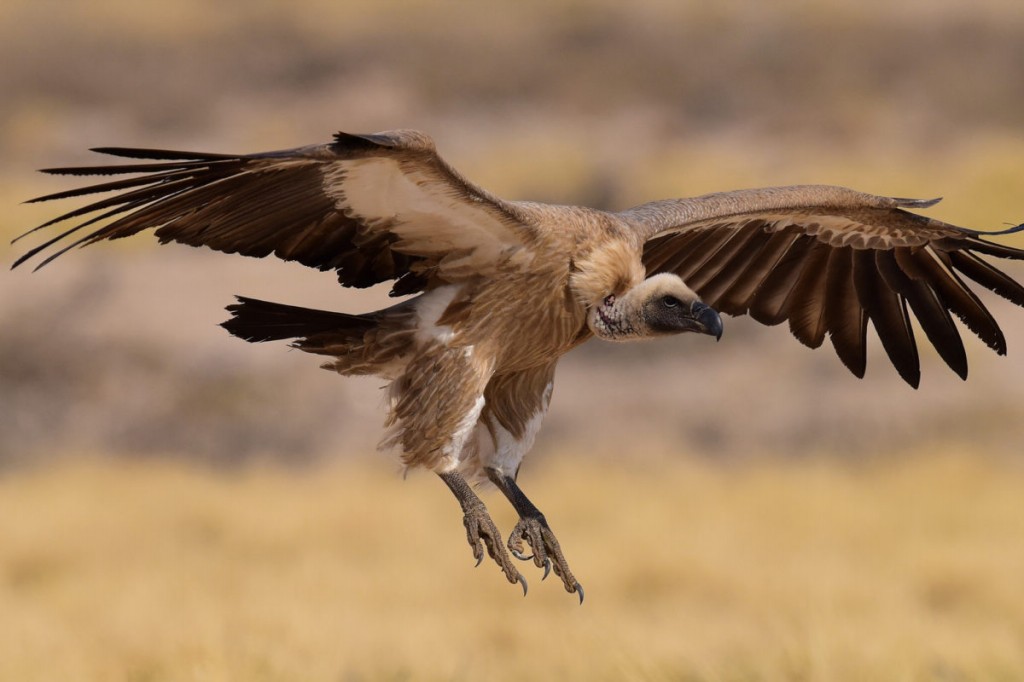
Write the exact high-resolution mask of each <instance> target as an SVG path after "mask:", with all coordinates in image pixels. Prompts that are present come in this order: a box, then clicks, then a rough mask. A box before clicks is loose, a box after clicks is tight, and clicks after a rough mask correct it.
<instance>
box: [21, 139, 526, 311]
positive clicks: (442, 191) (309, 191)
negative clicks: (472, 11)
mask: <svg viewBox="0 0 1024 682" xmlns="http://www.w3.org/2000/svg"><path fill="white" fill-rule="evenodd" d="M94 151H98V152H101V153H104V154H111V155H114V156H122V157H129V158H133V159H150V160H155V161H156V162H155V163H133V164H125V165H112V166H89V167H82V168H54V169H47V170H45V171H44V172H46V173H54V174H60V175H121V174H136V175H137V176H136V177H131V178H129V179H121V180H115V181H113V182H106V183H102V184H97V185H91V186H88V187H83V188H80V189H74V190H70V191H66V192H58V193H56V194H50V195H47V196H44V197H39V198H38V199H33V200H32V201H49V200H52V199H64V198H68V197H78V196H83V195H86V194H93V193H98V192H110V191H113V192H117V194H115V195H113V196H111V197H109V198H106V199H102V200H100V201H96V202H94V203H92V204H89V205H88V206H85V207H83V208H80V209H76V210H74V211H70V212H68V213H65V214H63V215H61V216H59V217H57V218H55V219H53V220H51V221H49V222H47V223H45V224H44V225H41V226H39V227H37V228H35V229H34V230H31V231H30V232H28V233H26V235H27V234H31V233H32V232H35V231H36V230H39V229H42V228H44V227H48V226H50V225H53V224H55V223H60V222H62V221H65V220H68V219H70V218H77V217H80V216H91V217H89V218H88V219H87V220H85V222H83V223H80V224H77V225H75V226H74V227H71V228H70V229H66V230H64V231H63V232H61V233H60V234H58V235H57V236H55V237H53V238H52V239H50V240H49V241H47V242H45V243H43V244H41V245H39V246H37V247H35V248H33V249H32V250H31V251H29V252H28V253H26V254H25V255H23V256H22V257H21V258H19V259H18V261H17V262H16V263H15V266H17V265H18V264H20V263H22V262H24V261H25V260H27V259H29V258H31V257H32V256H35V255H36V254H40V253H43V252H45V251H47V250H50V252H49V254H48V255H46V257H45V258H44V259H43V260H42V261H41V262H40V266H41V265H45V264H46V263H48V262H49V261H51V260H53V259H54V258H56V257H57V256H59V255H61V254H62V253H64V252H65V251H67V250H68V249H70V248H72V247H75V246H79V245H85V244H91V243H94V242H97V241H100V240H103V239H117V238H120V237H127V236H129V235H133V234H135V233H137V232H140V231H142V230H145V229H149V228H155V229H156V236H157V238H159V239H160V241H161V243H166V242H169V241H175V242H181V243H184V244H191V245H193V246H208V247H210V248H212V249H216V250H218V251H224V252H227V253H241V254H243V255H246V256H255V257H263V256H267V255H269V254H274V255H275V256H277V257H278V258H282V259H284V260H294V261H298V262H300V263H302V264H304V265H308V266H310V267H314V268H318V269H320V270H336V271H337V273H338V280H339V281H340V282H341V283H342V284H343V285H345V286H353V287H367V286H371V285H374V284H376V283H378V282H383V281H387V280H392V279H397V280H398V281H397V282H396V283H395V285H394V289H393V290H392V293H394V294H396V295H398V294H407V293H413V292H416V291H420V290H422V289H424V288H426V287H429V286H431V285H432V283H436V282H453V281H459V280H460V279H462V278H464V277H467V276H472V275H475V274H488V273H489V272H492V271H493V270H494V269H495V268H497V267H508V265H509V264H510V263H511V264H512V265H513V266H514V265H515V264H517V263H520V262H528V261H529V259H530V257H531V254H530V252H529V248H528V247H529V246H530V245H531V244H532V243H533V239H534V236H535V235H534V233H533V231H532V230H531V228H530V227H529V226H528V225H527V224H526V223H525V221H523V220H522V219H521V217H520V216H519V215H518V214H517V213H516V211H515V208H514V207H513V206H512V205H510V204H508V203H506V202H504V201H502V200H500V199H498V198H496V197H494V196H492V195H490V194H489V193H487V192H485V191H484V190H482V189H480V188H479V187H476V186H474V185H472V184H471V183H469V182H468V181H467V180H465V179H464V178H462V177H461V176H460V175H459V174H458V173H457V172H456V171H455V170H454V169H452V168H451V167H450V166H449V165H448V164H447V163H445V162H444V160H443V159H441V157H440V156H438V155H437V152H436V150H435V148H434V144H433V142H432V141H431V139H430V138H429V137H427V136H426V135H424V134H422V133H418V132H415V131H391V132H387V133H378V134H374V135H350V134H347V133H338V134H337V135H336V136H335V138H334V142H332V143H330V144H323V145H314V146H310V147H301V148H298V149H292V150H287V151H279V152H268V153H263V154H249V155H243V156H233V155H226V154H204V153H192V152H173V151H162V150H148V149H123V148H101V149H96V150H94ZM97 224H99V225H101V226H100V227H98V228H97V227H94V226H95V225H97ZM86 227H89V228H90V229H89V230H88V231H86V232H85V233H84V235H82V236H79V237H78V238H77V239H67V238H69V237H71V236H72V235H76V233H78V232H79V231H80V230H82V229H83V228H86ZM24 236H25V235H22V237H24ZM20 238H21V237H19V239H20ZM51 247H52V249H51Z"/></svg>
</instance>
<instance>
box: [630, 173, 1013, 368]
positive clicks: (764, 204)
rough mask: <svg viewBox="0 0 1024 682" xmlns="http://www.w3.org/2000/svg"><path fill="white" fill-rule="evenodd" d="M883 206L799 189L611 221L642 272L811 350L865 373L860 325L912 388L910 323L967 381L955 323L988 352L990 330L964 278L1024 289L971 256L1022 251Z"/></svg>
mask: <svg viewBox="0 0 1024 682" xmlns="http://www.w3.org/2000/svg"><path fill="white" fill-rule="evenodd" d="M936 201H938V200H937V199H934V200H923V201H922V200H915V199H893V198H888V197H878V196H874V195H870V194H862V193H860V192H855V191H853V190H849V189H845V188H842V187H829V186H823V185H803V186H795V187H775V188H767V189H756V190H741V191H737V192H723V193H719V194H709V195H706V196H702V197H696V198H692V199H674V200H668V201H656V202H652V203H649V204H644V205H642V206H638V207H636V208H633V209H630V210H629V211H625V212H624V213H622V214H620V215H621V216H622V217H623V218H625V219H626V220H627V221H629V222H630V223H631V224H632V225H633V226H634V228H635V229H636V231H637V232H638V234H639V235H640V237H641V238H642V239H644V240H645V248H644V264H645V265H646V267H647V270H648V273H649V274H653V273H655V272H675V273H677V274H678V275H679V276H680V277H682V278H683V279H684V280H685V281H686V282H687V284H689V285H690V286H691V287H692V288H693V289H694V290H695V291H696V292H697V293H699V294H700V295H701V297H702V298H703V299H704V301H705V302H706V303H708V304H709V305H711V306H714V307H716V308H718V310H719V311H721V312H724V313H728V314H731V315H746V314H749V315H750V316H751V317H753V318H754V319H755V320H757V321H759V322H762V323H764V324H768V325H775V324H781V323H782V322H788V323H789V327H790V330H791V331H792V333H793V335H794V336H795V337H796V338H797V339H799V340H800V341H801V342H802V343H804V344H805V345H807V346H810V347H812V348H816V347H818V346H820V345H821V344H822V343H823V342H824V340H825V338H826V337H828V338H829V339H830V340H831V341H832V345H833V347H834V348H835V350H836V353H837V354H838V355H839V358H840V359H841V360H842V361H843V364H845V365H846V366H847V367H848V368H849V369H850V371H852V372H853V373H854V374H856V375H857V376H863V374H864V369H865V363H866V360H865V358H866V352H865V339H866V330H867V322H868V320H870V321H871V323H872V324H873V325H874V327H875V330H876V331H877V332H878V336H879V338H880V339H881V341H882V347H883V348H884V349H885V351H886V353H887V354H888V356H889V359H890V360H891V361H892V363H893V365H894V366H895V367H896V370H897V371H898V372H899V374H900V376H901V377H903V378H904V379H905V380H906V381H907V383H909V384H911V385H912V386H917V385H918V382H919V380H920V361H919V358H918V352H917V344H916V342H915V339H914V329H913V326H912V324H911V320H912V318H917V320H918V322H919V323H920V327H921V331H923V332H924V335H925V336H926V337H927V338H928V340H929V341H930V342H931V344H932V345H933V346H935V348H936V350H937V351H938V353H939V355H940V356H941V357H942V359H943V360H944V361H945V362H946V364H948V365H949V366H950V367H951V368H952V369H953V371H954V372H956V373H957V374H958V375H959V376H961V377H966V376H967V358H966V354H965V352H964V346H963V342H962V340H961V339H960V334H959V332H958V331H957V327H956V325H955V324H954V323H953V319H952V317H953V316H956V317H957V318H959V319H960V320H961V321H962V322H963V323H964V324H965V325H966V326H967V328H968V329H970V330H971V331H972V332H974V333H975V334H977V335H978V336H979V337H980V338H981V339H982V340H983V341H984V342H985V343H986V344H988V345H989V347H991V348H992V349H994V350H995V351H996V352H997V353H1000V354H1003V353H1005V352H1006V341H1005V339H1004V338H1003V334H1002V332H1001V331H1000V329H999V325H998V324H996V321H995V320H994V319H993V317H992V315H991V314H990V313H989V311H988V310H987V309H986V308H985V306H984V304H983V303H982V302H981V301H980V300H979V299H978V297H977V296H976V295H975V294H974V292H972V291H971V289H970V288H969V287H968V286H967V285H966V284H965V283H964V279H963V277H961V275H962V276H964V277H966V278H967V279H969V280H971V281H973V282H975V283H976V284H978V285H980V286H982V287H984V288H986V289H989V290H991V291H993V292H995V293H996V294H999V295H1000V296H1002V297H1004V298H1006V299H1008V300H1010V301H1012V302H1014V303H1016V304H1017V305H1021V306H1024V286H1021V285H1020V284H1019V283H1017V282H1016V281H1014V280H1013V279H1012V278H1010V277H1009V276H1007V275H1006V273H1004V272H1002V271H1000V270H999V269H997V268H996V267H994V266H993V265H992V264H990V263H988V262H987V261H985V260H984V259H982V258H981V257H979V256H978V255H977V254H983V255H986V256H995V257H998V258H1011V259H1018V260H1019V259H1024V250H1022V249H1016V248H1013V247H1010V246H1006V245H1004V244H997V243H995V242H991V241H988V240H986V239H985V236H986V235H992V234H1008V233H1011V232H1018V231H1021V230H1024V225H1018V226H1017V227H1013V228H1010V229H1008V230H1003V231H1002V232H992V233H983V232H978V231H976V230H968V229H964V228H960V227H956V226H953V225H949V224H947V223H943V222H940V221H937V220H932V219H930V218H926V217H924V216H920V215H917V214H914V213H910V212H908V211H906V210H904V209H906V208H926V207H928V206H931V205H933V204H934V203H936Z"/></svg>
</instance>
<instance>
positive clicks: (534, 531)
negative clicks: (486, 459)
mask: <svg viewBox="0 0 1024 682" xmlns="http://www.w3.org/2000/svg"><path fill="white" fill-rule="evenodd" d="M487 477H488V478H489V479H490V480H491V482H492V483H494V485H496V486H497V487H498V490H500V491H501V492H502V493H503V494H504V495H505V497H507V498H508V501H509V502H511V503H512V506H513V507H515V509H516V511H517V512H519V523H517V524H516V527H515V528H513V529H512V534H511V535H509V538H508V548H509V550H510V551H511V552H512V555H513V556H514V557H516V558H517V559H521V560H523V561H529V560H531V559H532V560H533V563H534V564H535V565H536V566H537V568H543V569H544V577H543V578H541V580H543V579H544V578H547V577H548V574H549V573H550V572H551V570H552V569H554V571H555V575H557V576H558V577H559V578H561V579H562V584H563V585H565V591H566V592H569V593H576V594H578V595H579V597H580V603H581V604H582V603H583V586H582V585H580V584H579V582H578V581H577V580H576V578H575V577H574V576H573V574H572V571H571V570H569V564H568V563H567V562H566V561H565V556H564V555H563V554H562V548H561V547H560V546H559V544H558V538H556V537H555V534H554V533H553V532H552V531H551V527H550V526H548V522H547V520H546V519H545V518H544V515H543V514H541V513H540V510H539V509H537V507H536V506H535V505H534V504H533V503H532V502H530V500H529V498H527V497H526V495H524V494H523V491H522V490H520V489H519V486H518V485H517V484H516V481H515V479H514V478H513V477H511V476H508V475H507V474H503V473H501V472H500V471H498V470H497V469H487ZM524 542H525V543H526V544H528V545H529V546H530V550H531V551H532V552H533V554H526V553H525V551H524V547H523V543H524Z"/></svg>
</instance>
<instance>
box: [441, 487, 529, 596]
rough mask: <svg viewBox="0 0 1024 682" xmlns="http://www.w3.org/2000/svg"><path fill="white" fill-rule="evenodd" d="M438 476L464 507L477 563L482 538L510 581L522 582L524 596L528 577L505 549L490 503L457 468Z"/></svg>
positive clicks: (479, 557)
mask: <svg viewBox="0 0 1024 682" xmlns="http://www.w3.org/2000/svg"><path fill="white" fill-rule="evenodd" d="M438 476H440V477H441V480H442V481H444V482H445V484H446V485H447V486H448V487H449V488H451V491H452V492H453V493H455V497H456V499H458V501H459V506H461V507H462V513H463V517H462V523H463V525H465V526H466V538H467V539H468V540H469V546H470V547H472V548H473V556H474V557H476V565H477V566H479V565H480V562H481V561H483V560H484V550H483V549H482V548H481V547H480V543H481V542H483V544H484V546H486V547H487V553H488V554H490V555H491V558H492V559H494V561H495V562H497V564H498V566H500V567H501V570H502V571H503V572H504V573H505V577H506V578H508V581H509V582H510V583H519V584H521V585H522V586H523V596H526V590H527V585H526V578H524V577H523V576H522V575H521V574H520V573H519V571H518V570H517V569H516V567H515V565H514V564H513V563H512V557H510V556H509V555H508V552H506V551H505V547H504V546H503V545H502V542H501V533H500V532H498V527H497V526H495V525H494V521H492V520H491V515H490V514H488V513H487V507H485V506H484V503H483V500H481V499H480V498H479V497H477V495H476V493H474V492H473V489H472V488H470V487H469V484H468V483H466V479H464V478H463V477H462V476H461V475H460V474H459V473H458V472H455V471H451V472H448V473H444V474H438Z"/></svg>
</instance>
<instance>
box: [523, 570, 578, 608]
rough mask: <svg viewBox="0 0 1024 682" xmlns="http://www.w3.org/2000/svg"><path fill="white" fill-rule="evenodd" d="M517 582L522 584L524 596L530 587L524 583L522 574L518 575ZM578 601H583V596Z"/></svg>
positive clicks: (524, 579)
mask: <svg viewBox="0 0 1024 682" xmlns="http://www.w3.org/2000/svg"><path fill="white" fill-rule="evenodd" d="M519 582H520V584H522V586H523V596H524V597H525V596H526V591H527V590H529V589H530V586H529V585H527V584H526V578H524V577H523V576H522V574H520V575H519ZM580 603H581V604H582V603H583V598H582V597H580Z"/></svg>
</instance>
